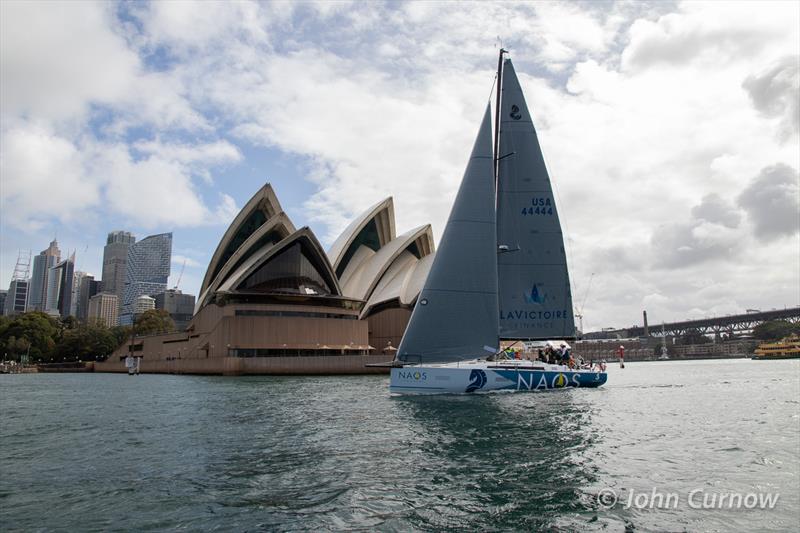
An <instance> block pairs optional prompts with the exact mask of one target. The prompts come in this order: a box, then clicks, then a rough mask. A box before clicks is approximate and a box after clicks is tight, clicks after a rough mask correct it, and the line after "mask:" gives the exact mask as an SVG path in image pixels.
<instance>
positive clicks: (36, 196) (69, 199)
mask: <svg viewBox="0 0 800 533" xmlns="http://www.w3.org/2000/svg"><path fill="white" fill-rule="evenodd" d="M0 176H1V177H2V186H0V205H2V212H3V218H4V220H5V222H6V223H10V224H11V225H12V226H15V227H16V228H18V229H22V230H26V231H30V230H35V229H37V228H39V227H41V226H43V225H44V224H45V222H46V221H48V220H49V219H50V218H51V217H57V218H59V219H60V220H62V221H64V222H70V221H73V220H75V219H76V218H78V217H80V216H81V215H80V214H81V213H82V212H85V211H86V210H88V209H90V208H93V207H95V206H96V205H97V204H98V202H99V200H100V196H101V191H100V185H101V183H100V181H99V180H97V179H94V178H91V177H90V178H88V179H87V177H86V175H85V173H84V160H83V155H82V154H81V152H80V150H79V148H78V147H77V146H76V145H75V144H74V143H73V142H72V141H70V140H68V139H65V138H64V137H61V136H58V135H56V134H55V133H53V132H52V131H51V130H50V129H48V128H47V127H45V126H42V125H38V124H27V125H18V126H17V127H14V128H12V129H10V130H8V131H6V132H4V134H3V151H2V155H1V156H0Z"/></svg>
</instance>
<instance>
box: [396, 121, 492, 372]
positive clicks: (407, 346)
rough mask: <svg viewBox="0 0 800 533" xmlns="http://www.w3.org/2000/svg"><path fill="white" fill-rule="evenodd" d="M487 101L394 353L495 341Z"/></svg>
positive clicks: (457, 352)
mask: <svg viewBox="0 0 800 533" xmlns="http://www.w3.org/2000/svg"><path fill="white" fill-rule="evenodd" d="M493 161H494V159H493V157H492V130H491V115H490V111H489V107H488V106H487V108H486V111H485V113H484V116H483V121H482V123H481V127H480V129H479V131H478V136H477V138H476V140H475V144H474V146H473V149H472V154H471V156H470V160H469V163H468V164H467V168H466V171H465V172H464V178H463V180H462V182H461V186H460V188H459V190H458V194H457V195H456V199H455V202H454V204H453V208H452V210H451V212H450V216H449V218H448V220H447V225H446V226H445V230H444V233H443V234H442V239H441V242H440V244H439V249H438V250H437V252H436V257H435V258H434V261H433V265H432V266H431V270H430V273H429V274H428V278H427V279H426V280H425V285H424V286H423V288H422V290H421V291H420V294H419V297H418V299H417V304H416V306H415V307H414V311H413V312H412V314H411V319H410V320H409V322H408V326H407V327H406V332H405V334H404V335H403V340H402V341H401V342H400V346H399V348H398V351H397V359H398V360H399V361H403V362H407V363H446V362H454V361H461V360H465V359H472V358H477V357H484V356H486V355H489V353H488V352H487V349H486V347H487V346H488V347H490V349H491V350H494V349H495V348H496V347H497V346H498V338H497V331H498V316H497V259H496V257H497V256H496V250H497V229H496V221H495V199H494V171H493Z"/></svg>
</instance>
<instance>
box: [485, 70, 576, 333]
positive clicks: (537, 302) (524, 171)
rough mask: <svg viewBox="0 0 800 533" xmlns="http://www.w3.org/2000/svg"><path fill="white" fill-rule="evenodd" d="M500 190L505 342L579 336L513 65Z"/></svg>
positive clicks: (506, 73)
mask: <svg viewBox="0 0 800 533" xmlns="http://www.w3.org/2000/svg"><path fill="white" fill-rule="evenodd" d="M502 76H503V77H502V95H501V104H500V117H499V121H500V135H499V136H500V142H499V151H498V154H497V158H498V183H497V244H498V251H499V254H498V256H497V263H498V267H497V269H498V275H499V287H498V289H499V304H500V338H504V339H552V338H565V337H574V336H575V319H574V317H573V312H572V295H571V293H570V286H569V272H568V271H567V258H566V254H565V253H564V240H563V236H562V233H561V225H560V223H559V221H558V213H557V211H556V204H555V201H554V197H553V189H552V187H551V185H550V177H549V176H548V174H547V168H546V167H545V164H544V159H543V157H542V150H541V148H540V147H539V140H538V139H537V136H536V130H535V129H534V127H533V121H532V120H531V115H530V113H529V112H528V106H527V105H525V98H524V96H523V95H522V88H521V87H520V85H519V80H518V79H517V75H516V73H515V72H514V67H513V66H512V64H511V60H510V59H506V60H505V62H504V67H503V74H502Z"/></svg>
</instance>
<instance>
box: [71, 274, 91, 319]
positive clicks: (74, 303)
mask: <svg viewBox="0 0 800 533" xmlns="http://www.w3.org/2000/svg"><path fill="white" fill-rule="evenodd" d="M87 276H89V274H87V273H86V272H84V271H82V270H76V271H75V274H73V275H72V298H70V306H69V314H70V315H72V316H74V317H75V318H78V300H80V297H81V284H82V283H83V280H84V279H85V278H86V277H87Z"/></svg>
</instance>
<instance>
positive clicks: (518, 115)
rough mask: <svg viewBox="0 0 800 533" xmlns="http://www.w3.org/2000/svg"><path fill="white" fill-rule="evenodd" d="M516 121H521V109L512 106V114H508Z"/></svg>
mask: <svg viewBox="0 0 800 533" xmlns="http://www.w3.org/2000/svg"><path fill="white" fill-rule="evenodd" d="M508 116H510V117H511V118H513V119H514V120H519V119H521V118H522V113H520V112H519V107H517V106H516V105H512V106H511V113H509V114H508Z"/></svg>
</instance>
